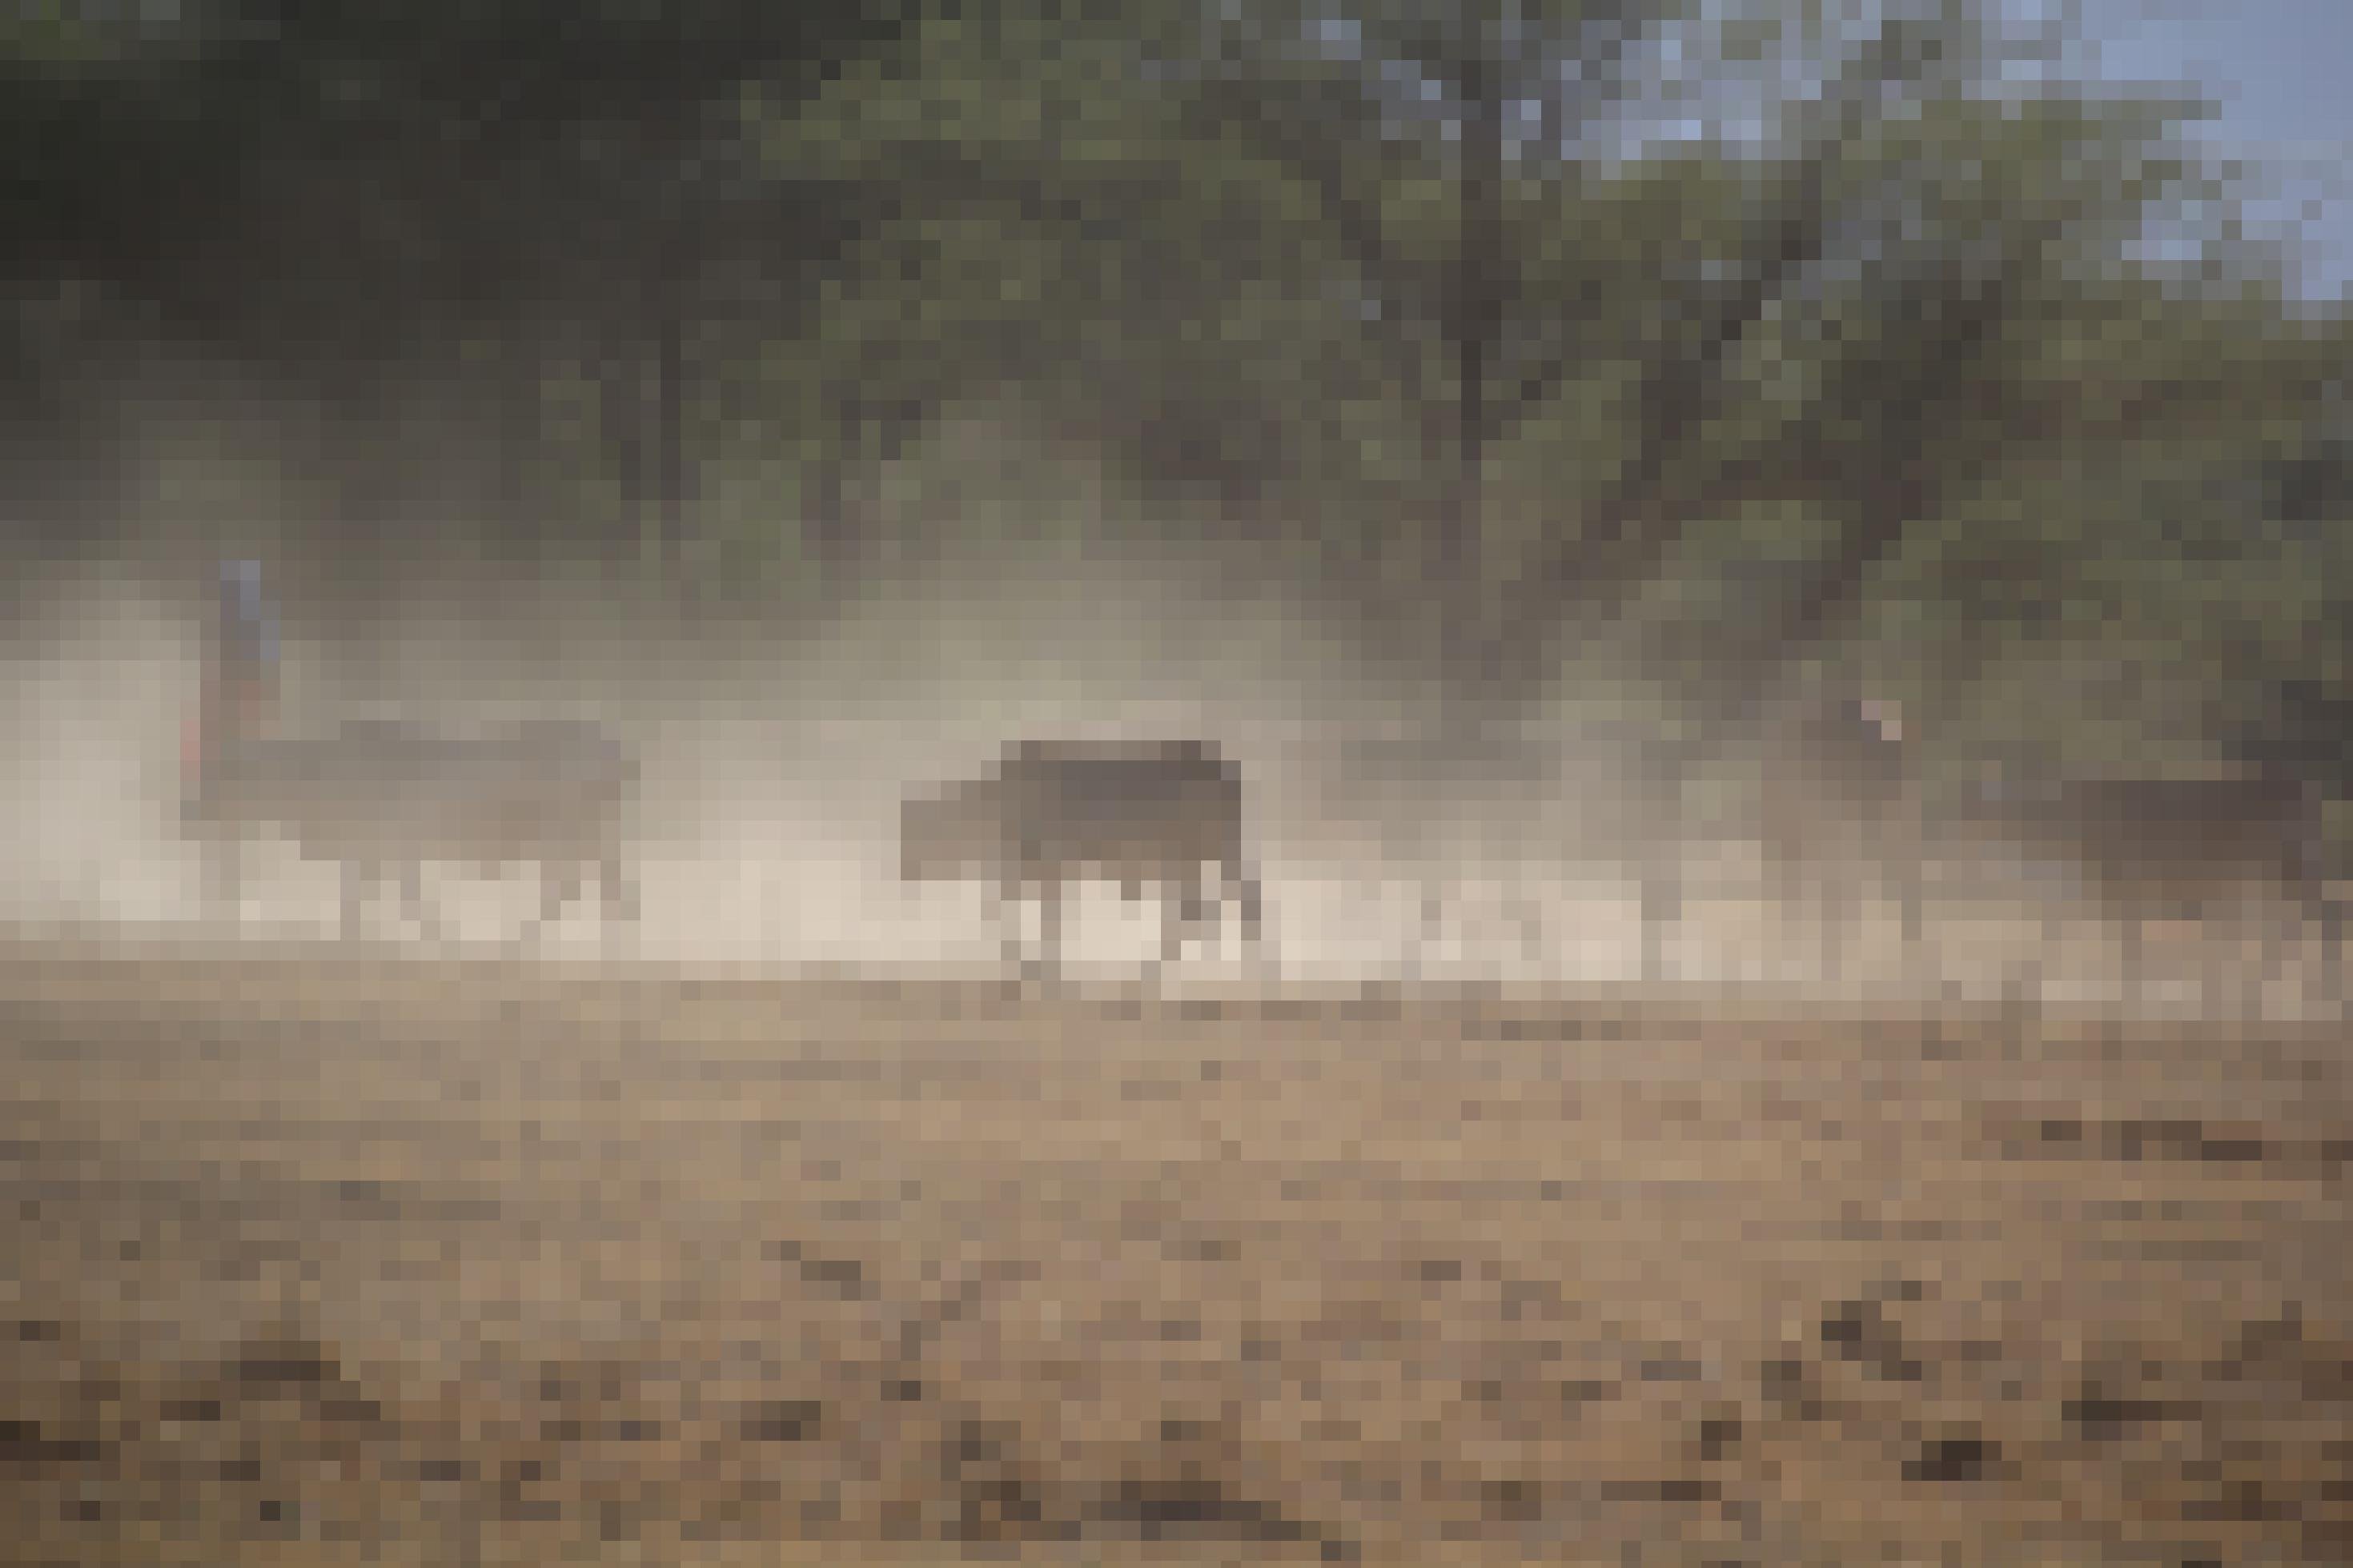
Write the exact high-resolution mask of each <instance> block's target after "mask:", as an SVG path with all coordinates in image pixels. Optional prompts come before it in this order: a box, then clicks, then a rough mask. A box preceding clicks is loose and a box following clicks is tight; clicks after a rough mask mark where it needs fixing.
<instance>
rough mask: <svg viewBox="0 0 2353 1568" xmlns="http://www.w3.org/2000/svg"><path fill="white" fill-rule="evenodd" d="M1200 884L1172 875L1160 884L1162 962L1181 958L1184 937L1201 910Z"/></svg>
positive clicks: (1171, 961) (1183, 950) (1169, 874)
mask: <svg viewBox="0 0 2353 1568" xmlns="http://www.w3.org/2000/svg"><path fill="white" fill-rule="evenodd" d="M1200 901H1201V899H1200V889H1199V886H1198V882H1188V881H1187V879H1184V878H1182V877H1179V876H1177V875H1176V873H1175V872H1173V871H1172V872H1170V873H1168V874H1167V875H1166V876H1164V877H1163V878H1162V879H1161V882H1160V963H1162V964H1167V963H1173V962H1175V961H1176V959H1178V958H1180V957H1182V956H1183V955H1184V952H1185V935H1186V933H1187V931H1190V930H1191V929H1192V927H1193V922H1194V921H1195V920H1196V919H1197V918H1198V910H1199V907H1200Z"/></svg>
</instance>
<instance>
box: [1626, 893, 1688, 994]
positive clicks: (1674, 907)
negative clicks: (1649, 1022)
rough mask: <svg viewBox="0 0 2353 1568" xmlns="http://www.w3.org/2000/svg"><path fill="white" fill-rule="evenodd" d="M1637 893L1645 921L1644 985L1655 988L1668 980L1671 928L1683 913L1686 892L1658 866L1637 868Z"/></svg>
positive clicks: (1643, 924) (1643, 935)
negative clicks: (1669, 934)
mask: <svg viewBox="0 0 2353 1568" xmlns="http://www.w3.org/2000/svg"><path fill="white" fill-rule="evenodd" d="M1636 869H1637V878H1636V881H1635V891H1636V893H1637V895H1638V897H1639V898H1640V900H1641V921H1642V983H1643V984H1645V985H1655V984H1659V983H1660V982H1661V981H1662V980H1664V979H1665V978H1666V968H1667V951H1666V950H1667V928H1668V925H1669V923H1670V922H1672V921H1676V920H1679V919H1680V918H1681V916H1682V913H1683V889H1682V887H1681V886H1680V885H1679V884H1678V883H1677V881H1676V879H1675V877H1674V874H1673V873H1672V871H1669V870H1666V869H1664V868H1660V867H1658V866H1641V867H1638V868H1636Z"/></svg>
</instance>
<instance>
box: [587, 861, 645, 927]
mask: <svg viewBox="0 0 2353 1568" xmlns="http://www.w3.org/2000/svg"><path fill="white" fill-rule="evenodd" d="M596 896H597V900H598V902H599V904H600V906H601V913H600V915H599V919H598V926H599V935H600V939H601V935H602V931H603V930H605V929H608V928H610V927H612V926H614V925H622V926H628V927H630V928H632V929H634V928H635V927H636V925H637V923H638V886H637V882H636V880H635V879H633V878H632V877H631V876H630V875H629V871H628V867H626V866H624V865H623V864H622V863H621V857H620V856H618V855H607V856H606V857H605V858H603V859H601V860H599V861H598V862H597V863H596Z"/></svg>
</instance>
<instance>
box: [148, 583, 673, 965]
mask: <svg viewBox="0 0 2353 1568" xmlns="http://www.w3.org/2000/svg"><path fill="white" fill-rule="evenodd" d="M278 669H279V646H278V626H277V617H276V615H275V612H274V610H273V608H272V606H271V605H270V603H269V596H268V595H267V594H266V592H265V591H264V589H263V586H262V581H261V568H260V565H259V563H256V562H251V561H233V562H228V563H225V564H224V565H223V567H222V569H221V575H220V598H219V607H218V613H217V617H216V624H215V626H214V627H213V631H212V635H211V637H210V639H209V642H208V645H207V653H206V664H205V671H204V679H203V685H202V689H201V693H200V698H199V702H198V707H197V710H196V713H195V717H194V718H193V719H192V720H191V721H190V722H189V724H188V726H187V729H186V731H185V735H184V737H183V747H182V757H181V761H182V775H181V792H180V814H179V815H180V826H181V828H182V831H183V832H184V834H185V835H186V836H187V837H190V838H191V839H193V840H195V842H196V843H197V844H198V845H199V847H201V848H202V850H203V851H204V854H205V857H206V893H207V900H208V902H209V903H210V904H211V905H212V907H213V909H214V910H215V912H216V913H220V912H223V911H224V910H226V911H227V912H229V913H232V914H234V913H237V912H238V911H239V910H240V909H241V904H242V892H243V881H244V860H245V852H246V848H247V847H248V845H249V844H250V843H251V842H252V841H254V840H255V839H257V838H260V837H279V838H282V839H284V840H286V841H288V842H290V843H291V844H292V845H293V846H294V847H295V849H296V850H297V852H298V853H300V854H301V856H302V857H303V858H306V859H315V860H324V861H331V862H333V863H335V864H336V865H338V866H339V867H340V868H341V869H342V875H343V923H342V930H343V934H345V935H346V936H349V935H351V934H353V932H354V931H356V929H357V926H358V923H359V919H360V914H361V910H362V906H363V905H364V901H365V898H366V895H367V893H368V892H370V891H371V890H373V889H376V888H379V887H381V885H382V884H383V883H384V882H385V881H386V880H387V879H389V878H390V877H391V876H392V875H393V874H394V873H395V872H396V873H397V874H398V878H399V883H400V888H401V891H402V894H403V898H404V902H405V904H406V908H407V910H408V912H409V913H410V915H411V916H412V917H413V918H414V919H415V920H416V921H417V924H418V926H419V927H420V929H422V930H423V931H425V932H426V934H427V935H432V934H436V933H437V932H438V929H439V928H438V922H437V921H435V920H434V919H433V917H432V915H431V913H430V911H429V910H427V907H426V903H425V898H424V889H423V881H424V868H425V866H426V865H427V863H435V862H438V863H450V864H458V865H463V866H469V867H472V868H478V869H480V870H491V869H503V868H508V867H512V866H516V865H526V864H527V865H531V866H533V868H535V869H536V870H537V872H538V874H539V879H540V885H541V903H540V911H539V915H538V918H537V920H536V921H534V922H533V927H532V928H531V929H532V930H534V931H535V930H536V929H537V928H538V927H539V926H540V925H543V924H544V923H545V922H546V921H549V920H552V919H554V918H555V916H556V915H557V914H559V913H560V912H561V911H562V909H563V907H564V906H565V904H566V903H568V902H569V901H570V900H572V899H574V898H575V897H578V896H579V895H580V894H581V893H582V892H583V891H584V889H585V886H586V880H587V877H588V875H589V874H590V873H591V872H592V871H593V872H594V873H595V875H596V879H597V882H598V890H599V893H600V895H601V900H602V903H603V907H604V910H605V913H606V916H607V920H608V921H612V920H616V919H618V920H628V921H634V920H635V918H636V913H637V894H636V889H635V888H634V886H633V885H632V884H631V882H630V880H629V878H628V873H627V870H626V868H625V867H624V866H623V864H622V859H623V856H622V847H621V841H622V837H623V834H624V830H625V818H626V816H627V815H628V810H629V808H630V807H631V805H633V804H634V801H635V797H636V792H637V787H638V772H639V768H638V757H637V755H636V753H635V752H634V751H633V750H632V749H631V748H629V747H628V745H626V744H625V743H623V742H620V741H619V740H618V739H617V738H616V737H614V736H613V735H611V734H609V733H608V732H607V731H606V730H605V729H604V728H603V727H602V726H600V725H597V724H596V723H593V722H590V721H585V720H576V719H567V718H553V717H549V718H531V719H522V720H511V721H502V722H496V723H483V724H475V725H471V726H445V725H438V724H433V723H429V722H427V721H423V720H420V719H414V718H360V717H353V718H346V719H343V721H340V722H335V723H332V724H326V725H322V726H314V727H311V728H310V729H308V730H290V729H289V728H288V727H287V726H286V724H285V723H284V721H283V720H282V717H281V715H280V710H279V700H278V699H279V680H278ZM525 934H528V932H526V933H525Z"/></svg>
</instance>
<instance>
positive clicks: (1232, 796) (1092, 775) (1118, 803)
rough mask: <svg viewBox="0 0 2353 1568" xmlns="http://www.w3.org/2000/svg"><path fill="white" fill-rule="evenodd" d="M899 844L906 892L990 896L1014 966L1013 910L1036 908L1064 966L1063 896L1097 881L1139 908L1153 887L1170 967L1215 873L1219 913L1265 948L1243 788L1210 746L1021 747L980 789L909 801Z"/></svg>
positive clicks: (1204, 905) (970, 783)
mask: <svg viewBox="0 0 2353 1568" xmlns="http://www.w3.org/2000/svg"><path fill="white" fill-rule="evenodd" d="M899 837H900V876H901V878H902V880H903V881H904V882H907V883H910V884H913V883H921V882H926V881H940V880H956V879H972V880H978V881H980V882H982V883H984V884H985V885H986V886H987V887H988V889H990V892H991V896H992V900H993V901H994V903H995V904H996V905H997V909H998V910H999V911H1000V913H1008V914H1009V919H1008V924H1007V930H1006V935H1005V955H1006V958H1007V960H1008V962H1014V961H1018V958H1019V956H1020V932H1019V910H1018V904H1019V902H1020V901H1021V900H1024V899H1025V898H1028V897H1035V898H1036V899H1037V900H1039V907H1040V924H1041V931H1040V941H1041V945H1042V947H1043V949H1044V952H1045V955H1046V957H1047V959H1048V962H1049V963H1052V964H1055V965H1057V966H1059V964H1060V958H1061V937H1062V901H1063V899H1064V896H1065V894H1066V893H1067V891H1068V889H1069V888H1070V887H1071V884H1073V883H1075V882H1081V881H1084V880H1087V879H1098V880H1103V881H1109V882H1112V883H1114V884H1116V885H1117V886H1118V887H1119V889H1120V890H1121V892H1122V894H1123V895H1124V897H1125V898H1126V899H1127V900H1129V901H1131V902H1132V901H1134V900H1135V899H1136V898H1138V897H1139V896H1140V895H1141V893H1142V891H1143V889H1144V886H1145V884H1146V883H1153V884H1156V885H1157V886H1158V888H1159V889H1160V891H1161V900H1162V908H1161V951H1160V962H1161V963H1166V962H1168V961H1169V960H1171V959H1174V958H1176V956H1178V955H1179V953H1180V952H1182V950H1183V945H1184V941H1185V938H1186V936H1187V933H1188V932H1190V931H1193V930H1195V929H1196V928H1197V927H1198V926H1199V925H1201V924H1202V923H1203V922H1204V921H1205V920H1206V919H1207V914H1208V898H1207V893H1208V876H1207V873H1208V871H1210V870H1212V869H1214V870H1215V872H1216V873H1217V875H1218V878H1219V909H1220V910H1221V911H1222V910H1223V908H1224V906H1225V904H1226V903H1228V902H1233V903H1237V904H1238V905H1239V906H1240V917H1241V924H1242V931H1243V935H1244V937H1245V939H1246V940H1247V941H1248V942H1250V944H1251V945H1252V946H1254V947H1255V946H1257V945H1259V944H1260V942H1261V936H1262V931H1261V913H1262V909H1261V894H1260V889H1259V884H1258V879H1257V877H1256V875H1255V873H1254V872H1253V871H1252V869H1251V867H1250V859H1249V857H1248V853H1247V847H1246V844H1245V833H1244V809H1243V802H1242V782H1241V776H1240V772H1239V770H1238V769H1237V768H1236V767H1235V766H1234V764H1233V763H1231V762H1229V760H1227V759H1226V758H1225V757H1224V756H1223V755H1222V754H1221V753H1220V752H1219V750H1218V749H1217V748H1216V747H1214V746H1212V745H1209V744H1208V743H1207V742H1199V741H1168V742H1145V743H1134V742H1129V743H1117V744H1106V743H1101V742H1071V741H1039V740H1029V741H1024V742H1019V743H1018V744H1016V745H1013V746H1010V747H1008V749H1007V750H1006V752H1005V753H1004V755H1003V757H1002V759H1001V761H1000V762H999V763H998V765H997V767H995V768H993V769H991V770H990V771H989V772H987V773H985V774H983V775H981V776H980V777H977V778H972V779H966V780H963V781H960V782H956V783H951V784H944V785H941V786H938V787H936V788H931V789H927V790H924V791H922V792H919V793H916V794H913V795H909V796H908V797H907V798H906V799H905V801H904V802H903V804H902V809H901V816H900V835H899Z"/></svg>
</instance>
